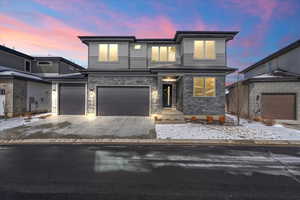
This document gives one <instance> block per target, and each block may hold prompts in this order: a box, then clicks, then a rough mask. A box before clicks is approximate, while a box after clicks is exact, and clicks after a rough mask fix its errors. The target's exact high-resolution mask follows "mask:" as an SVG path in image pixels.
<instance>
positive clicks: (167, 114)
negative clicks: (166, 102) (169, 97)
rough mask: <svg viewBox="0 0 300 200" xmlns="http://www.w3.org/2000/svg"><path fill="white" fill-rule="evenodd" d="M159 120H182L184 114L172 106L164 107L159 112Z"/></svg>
mask: <svg viewBox="0 0 300 200" xmlns="http://www.w3.org/2000/svg"><path fill="white" fill-rule="evenodd" d="M161 120H163V121H180V122H184V115H183V113H182V112H180V111H178V110H176V109H174V108H170V109H164V110H163V111H162V112H161Z"/></svg>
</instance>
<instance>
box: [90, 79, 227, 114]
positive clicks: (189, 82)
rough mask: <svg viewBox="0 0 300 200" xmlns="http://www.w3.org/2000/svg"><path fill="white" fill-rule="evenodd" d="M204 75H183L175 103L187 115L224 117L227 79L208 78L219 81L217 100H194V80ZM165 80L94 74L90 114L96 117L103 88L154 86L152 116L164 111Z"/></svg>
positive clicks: (214, 98) (174, 90)
mask: <svg viewBox="0 0 300 200" xmlns="http://www.w3.org/2000/svg"><path fill="white" fill-rule="evenodd" d="M194 76H203V75H183V76H182V78H180V79H179V80H178V82H177V83H176V84H175V83H174V84H172V85H173V86H174V87H173V96H172V98H173V102H174V106H176V108H177V110H179V111H182V112H183V113H184V114H185V115H224V114H225V91H224V90H225V88H224V84H225V76H224V75H218V76H216V75H205V76H209V77H216V96H215V97H194V96H193V77H194ZM161 79H162V76H157V77H155V76H108V75H97V74H90V75H89V77H88V95H87V113H88V114H90V115H96V111H97V108H96V106H97V97H96V92H95V91H97V87H99V86H150V88H151V110H150V114H158V113H160V112H161V111H162V108H163V106H162V86H163V82H162V80H161Z"/></svg>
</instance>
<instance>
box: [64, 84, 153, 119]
mask: <svg viewBox="0 0 300 200" xmlns="http://www.w3.org/2000/svg"><path fill="white" fill-rule="evenodd" d="M149 92H150V89H149V87H137V86H118V87H98V88H97V115H101V116H148V115H149V96H150V94H149ZM85 93H86V86H85V84H74V83H65V84H60V86H59V114H60V115H84V114H85V98H86V96H85Z"/></svg>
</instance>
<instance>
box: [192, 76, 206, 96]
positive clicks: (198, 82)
mask: <svg viewBox="0 0 300 200" xmlns="http://www.w3.org/2000/svg"><path fill="white" fill-rule="evenodd" d="M194 96H195V97H200V96H204V78H203V77H194Z"/></svg>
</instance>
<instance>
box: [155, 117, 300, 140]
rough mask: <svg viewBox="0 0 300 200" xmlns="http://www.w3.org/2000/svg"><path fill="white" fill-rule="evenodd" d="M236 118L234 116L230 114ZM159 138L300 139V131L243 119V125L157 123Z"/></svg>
mask: <svg viewBox="0 0 300 200" xmlns="http://www.w3.org/2000/svg"><path fill="white" fill-rule="evenodd" d="M229 117H230V118H232V119H234V120H236V119H235V117H234V116H229ZM155 129H156V134H157V138H158V139H231V140H300V131H299V130H295V129H290V128H286V127H284V126H282V125H280V124H275V125H274V126H266V125H264V124H262V123H260V122H248V121H247V120H243V119H241V126H221V125H204V124H195V123H187V124H156V127H155Z"/></svg>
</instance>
